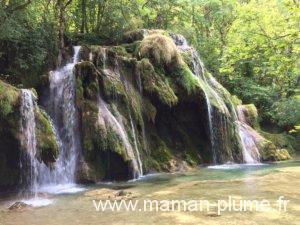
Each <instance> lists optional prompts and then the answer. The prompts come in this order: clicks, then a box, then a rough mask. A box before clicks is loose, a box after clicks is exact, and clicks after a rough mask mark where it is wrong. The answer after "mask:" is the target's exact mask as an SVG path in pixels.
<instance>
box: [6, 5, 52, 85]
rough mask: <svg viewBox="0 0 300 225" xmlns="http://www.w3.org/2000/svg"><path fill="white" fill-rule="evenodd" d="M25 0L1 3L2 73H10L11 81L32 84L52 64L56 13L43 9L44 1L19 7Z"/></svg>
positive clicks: (34, 83)
mask: <svg viewBox="0 0 300 225" xmlns="http://www.w3.org/2000/svg"><path fill="white" fill-rule="evenodd" d="M5 2H6V1H5ZM24 2H25V1H21V0H17V1H9V2H8V3H6V4H5V3H4V5H3V4H2V5H0V74H10V75H11V76H10V77H9V81H10V82H12V83H16V84H20V83H23V85H24V86H29V87H30V86H32V85H36V84H37V83H36V82H37V81H38V80H39V77H38V76H39V75H42V74H43V71H44V70H45V69H46V68H47V67H48V66H49V65H53V61H54V60H55V58H54V57H56V55H57V51H56V50H57V47H56V31H55V24H54V22H53V17H52V16H53V15H51V12H50V10H48V11H47V10H44V7H45V5H46V3H45V2H43V1H34V3H31V4H28V5H25V6H24V7H18V6H22V5H23V3H24Z"/></svg>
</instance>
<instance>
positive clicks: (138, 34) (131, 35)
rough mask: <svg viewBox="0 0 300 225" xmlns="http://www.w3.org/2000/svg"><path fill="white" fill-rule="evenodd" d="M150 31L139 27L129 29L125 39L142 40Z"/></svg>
mask: <svg viewBox="0 0 300 225" xmlns="http://www.w3.org/2000/svg"><path fill="white" fill-rule="evenodd" d="M148 33H149V31H148V30H146V29H137V30H132V31H128V32H126V33H125V34H124V37H123V41H124V42H134V41H137V40H142V39H143V38H144V37H145V36H146V35H148Z"/></svg>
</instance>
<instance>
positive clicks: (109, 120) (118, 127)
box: [98, 95, 142, 178]
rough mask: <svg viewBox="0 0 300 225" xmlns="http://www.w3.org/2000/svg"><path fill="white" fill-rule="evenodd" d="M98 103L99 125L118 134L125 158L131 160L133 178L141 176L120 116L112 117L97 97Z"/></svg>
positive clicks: (100, 98)
mask: <svg viewBox="0 0 300 225" xmlns="http://www.w3.org/2000/svg"><path fill="white" fill-rule="evenodd" d="M98 102H99V116H98V121H99V123H103V122H104V123H105V125H106V127H107V128H111V129H113V131H114V132H116V134H118V136H119V137H120V139H121V141H122V143H123V145H124V147H125V150H126V153H127V156H128V158H129V159H130V160H131V164H132V169H133V174H134V178H138V177H139V176H140V175H141V174H142V171H141V170H140V168H141V167H140V166H139V163H138V160H137V159H136V157H135V154H134V150H133V147H132V145H131V144H130V141H129V138H128V135H127V133H126V130H125V127H124V124H123V122H122V119H121V117H120V115H117V116H114V114H113V113H112V112H111V111H110V109H109V106H108V105H107V103H106V102H105V101H104V100H103V99H102V97H101V96H100V95H99V100H98ZM118 114H119V113H118Z"/></svg>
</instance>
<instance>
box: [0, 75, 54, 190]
mask: <svg viewBox="0 0 300 225" xmlns="http://www.w3.org/2000/svg"><path fill="white" fill-rule="evenodd" d="M20 105H21V90H20V89H17V88H15V87H13V86H11V85H9V84H6V83H4V82H2V81H0V189H1V188H7V187H15V186H16V185H18V184H19V182H20V176H21V173H20V165H19V163H20V160H21V158H20V157H21V151H24V150H23V149H22V148H21V140H20V137H21V134H20V116H21V114H20ZM35 120H36V138H37V152H38V154H37V158H38V160H39V161H43V162H44V163H45V164H46V165H50V164H51V163H53V162H55V160H56V157H57V155H58V145H57V142H56V137H55V135H54V132H53V130H52V127H51V123H50V121H49V118H48V117H47V116H46V114H45V113H44V112H43V111H42V110H41V109H39V108H38V107H36V110H35Z"/></svg>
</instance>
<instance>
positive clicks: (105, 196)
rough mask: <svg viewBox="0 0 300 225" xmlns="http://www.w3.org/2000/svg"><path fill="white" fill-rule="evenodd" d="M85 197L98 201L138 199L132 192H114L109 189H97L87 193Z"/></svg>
mask: <svg viewBox="0 0 300 225" xmlns="http://www.w3.org/2000/svg"><path fill="white" fill-rule="evenodd" d="M84 196H85V197H89V198H93V199H97V200H128V199H132V198H134V197H136V195H134V194H133V193H132V192H130V191H125V190H117V191H116V190H112V189H108V188H102V189H97V190H93V191H89V192H87V193H85V195H84Z"/></svg>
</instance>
